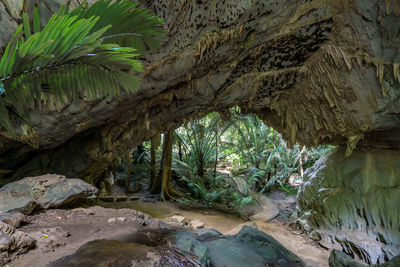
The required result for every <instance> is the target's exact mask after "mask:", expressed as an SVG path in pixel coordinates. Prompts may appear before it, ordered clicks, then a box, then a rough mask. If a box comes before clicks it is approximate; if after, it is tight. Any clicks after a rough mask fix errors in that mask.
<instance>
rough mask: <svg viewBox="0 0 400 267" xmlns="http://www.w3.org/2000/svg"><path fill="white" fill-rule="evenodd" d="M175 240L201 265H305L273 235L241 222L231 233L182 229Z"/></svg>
mask: <svg viewBox="0 0 400 267" xmlns="http://www.w3.org/2000/svg"><path fill="white" fill-rule="evenodd" d="M175 243H176V245H177V246H178V247H179V248H181V249H183V250H186V251H190V252H192V253H193V254H195V255H197V256H198V260H199V262H201V264H202V265H203V266H209V265H210V264H211V265H212V266H216V267H219V266H221V267H223V266H231V267H236V266H237V267H240V266H250V265H249V264H251V266H254V267H257V266H260V267H264V266H282V267H285V266H287V267H296V266H305V264H304V263H303V261H302V260H301V259H300V258H299V257H297V256H296V255H295V254H294V253H292V252H291V251H289V250H287V249H286V248H285V247H283V246H282V245H281V244H280V243H279V242H278V241H276V240H275V239H274V238H272V237H271V236H269V235H267V234H265V233H263V232H261V231H259V230H257V229H255V228H253V227H250V226H243V228H242V230H241V231H240V232H239V233H237V234H236V235H231V236H224V235H222V234H221V233H219V232H218V231H216V230H213V229H200V230H192V231H187V232H182V233H179V234H178V235H177V236H176V237H175Z"/></svg>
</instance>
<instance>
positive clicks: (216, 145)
mask: <svg viewBox="0 0 400 267" xmlns="http://www.w3.org/2000/svg"><path fill="white" fill-rule="evenodd" d="M217 164H218V130H217V131H216V132H215V164H214V178H216V177H217Z"/></svg>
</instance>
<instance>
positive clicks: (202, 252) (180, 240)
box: [175, 232, 210, 266]
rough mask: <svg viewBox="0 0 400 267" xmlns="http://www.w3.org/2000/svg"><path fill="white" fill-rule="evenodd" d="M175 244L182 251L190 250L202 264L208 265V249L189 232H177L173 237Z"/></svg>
mask: <svg viewBox="0 0 400 267" xmlns="http://www.w3.org/2000/svg"><path fill="white" fill-rule="evenodd" d="M175 245H176V246H177V247H178V248H180V249H182V250H184V251H189V252H192V253H193V254H194V255H196V256H197V261H198V262H200V263H201V264H202V265H203V266H209V265H210V250H209V249H208V247H207V246H206V245H204V244H202V243H201V242H200V241H198V240H196V239H195V238H194V237H193V236H192V235H191V234H190V233H189V232H180V233H178V234H177V235H176V237H175Z"/></svg>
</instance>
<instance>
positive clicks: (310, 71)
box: [0, 0, 400, 178]
mask: <svg viewBox="0 0 400 267" xmlns="http://www.w3.org/2000/svg"><path fill="white" fill-rule="evenodd" d="M3 2H4V3H6V2H9V1H6V0H3ZM21 2H23V1H21ZM41 2H45V3H48V2H52V3H53V6H54V3H55V2H54V1H50V0H47V1H41ZM56 2H57V1H56ZM58 2H62V1H58ZM64 2H66V1H64ZM139 2H141V3H142V4H143V5H145V6H146V7H148V8H149V9H152V10H154V12H155V13H156V14H157V15H158V16H160V17H162V18H163V19H164V21H165V23H166V27H167V29H168V38H167V40H166V41H165V43H164V45H163V47H162V48H161V49H160V51H158V52H157V53H153V54H147V55H145V56H144V57H143V59H144V61H145V63H146V66H147V67H146V73H145V75H144V82H143V86H142V89H141V90H140V91H138V93H137V94H134V95H123V96H121V97H120V98H119V99H111V98H107V99H99V100H97V101H93V102H87V101H84V99H82V100H81V101H77V102H74V103H64V104H59V105H57V106H53V107H48V108H47V109H45V110H40V111H39V110H36V111H32V115H31V119H32V125H31V126H24V123H23V122H19V124H20V126H24V129H25V131H22V130H21V131H20V136H19V138H18V140H12V139H11V138H10V137H9V136H8V135H7V134H6V133H4V132H0V169H8V170H10V171H11V172H9V174H7V175H6V176H14V177H17V178H19V177H22V176H25V175H28V174H38V173H37V172H47V171H53V172H58V173H66V174H74V175H80V176H82V177H95V176H97V175H99V174H101V173H102V172H103V170H104V168H105V166H106V165H107V163H108V162H109V161H115V160H117V159H118V158H120V157H121V155H123V154H125V153H126V151H127V150H128V149H129V148H132V147H133V146H134V145H137V144H139V143H140V142H142V141H143V140H148V139H149V138H150V137H151V136H153V135H155V134H158V133H160V132H162V131H165V130H167V129H173V128H176V127H178V126H179V125H180V124H182V123H183V122H184V121H185V120H189V119H192V118H196V117H200V116H202V115H204V114H206V113H208V112H210V111H223V110H226V109H227V108H229V107H232V106H234V105H239V106H240V107H241V108H242V110H243V111H245V112H251V113H256V114H258V115H259V116H260V117H261V118H262V119H263V120H264V121H265V122H266V123H267V124H268V125H271V126H273V127H274V128H276V129H278V130H279V131H281V132H282V134H283V135H284V136H285V137H286V138H287V140H288V141H289V142H290V143H294V142H296V141H297V142H300V143H302V144H306V145H317V144H321V143H332V144H347V146H348V152H350V151H351V148H353V147H354V146H356V144H357V143H358V144H359V145H365V146H378V147H383V148H389V147H390V148H395V147H397V148H399V143H400V142H399V141H400V140H399V139H400V137H397V136H398V135H397V134H396V129H398V128H399V127H400V116H399V113H400V100H399V99H400V65H399V63H400V17H399V15H400V2H399V1H396V0H358V1H356V0H348V1H336V0H318V1H307V0H303V1H299V0H225V1H223V0H218V1H212V0H209V1H207V0H180V1H178V0H174V1H170V0H156V1H144V0H142V1H139ZM46 8H49V5H47V6H45V5H44V6H43V7H42V9H46ZM53 11H54V10H53ZM48 13H49V14H50V11H49V12H48ZM0 14H1V23H2V25H3V23H6V24H7V25H10V27H8V28H7V33H8V34H9V35H10V34H11V33H12V31H13V27H14V28H15V26H16V22H15V21H17V18H15V17H14V18H13V17H12V14H13V13H12V12H10V9H9V8H7V5H6V6H4V5H3V4H1V3H0ZM2 31H4V29H2ZM7 33H3V32H2V34H1V38H0V45H1V46H2V45H4V40H6V39H5V38H4V36H5V35H4V34H7ZM16 170H18V171H16Z"/></svg>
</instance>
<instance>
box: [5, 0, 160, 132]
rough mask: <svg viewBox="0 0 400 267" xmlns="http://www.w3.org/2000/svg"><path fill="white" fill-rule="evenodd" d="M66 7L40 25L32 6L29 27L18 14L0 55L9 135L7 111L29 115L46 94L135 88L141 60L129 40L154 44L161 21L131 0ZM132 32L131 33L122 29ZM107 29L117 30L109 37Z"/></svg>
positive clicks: (76, 94) (72, 97)
mask: <svg viewBox="0 0 400 267" xmlns="http://www.w3.org/2000/svg"><path fill="white" fill-rule="evenodd" d="M66 11H67V9H65V8H63V9H61V11H60V12H59V14H56V15H53V16H52V17H51V19H50V20H49V22H48V23H47V24H46V26H45V27H44V28H43V29H42V30H40V26H39V23H38V21H39V17H38V13H37V10H35V12H34V14H35V15H34V20H33V32H32V31H31V28H30V23H29V18H28V17H27V16H26V15H24V16H23V24H22V25H20V26H19V28H18V29H17V31H16V32H15V34H14V35H13V37H12V39H11V41H10V42H9V44H8V46H7V47H6V49H5V52H4V54H3V56H2V57H1V60H0V129H1V127H2V128H4V129H5V130H6V131H8V132H10V133H11V134H13V135H14V134H15V131H14V128H13V125H12V124H13V123H12V119H11V118H10V115H9V114H13V116H11V117H12V118H14V117H15V116H17V117H20V118H22V119H23V120H25V121H29V112H28V111H29V109H30V108H33V107H34V106H35V105H37V106H39V107H40V106H42V105H43V104H46V103H48V102H49V100H61V101H64V100H65V99H67V100H69V101H73V100H75V99H77V98H78V97H81V96H83V95H84V96H87V97H88V98H89V99H90V98H91V99H94V98H97V97H104V96H117V95H119V94H120V91H121V90H124V91H126V92H128V93H131V92H134V91H135V90H137V89H138V88H139V86H140V78H139V77H138V76H137V75H136V74H135V73H137V72H142V71H143V66H142V64H141V62H140V61H137V60H135V59H134V58H135V57H136V56H138V55H139V53H138V52H137V50H136V49H135V48H133V47H132V46H133V45H134V44H135V42H136V43H140V42H142V43H143V44H141V45H139V46H141V47H142V48H144V47H145V46H146V45H147V46H148V47H149V48H156V47H157V45H156V43H158V44H159V40H158V39H157V38H158V37H160V36H162V34H163V31H162V28H161V21H160V20H158V19H157V18H155V17H154V16H151V15H150V14H149V13H148V12H147V11H146V10H144V9H141V8H138V7H137V4H136V2H130V1H117V2H115V3H111V1H108V0H101V1H98V2H97V3H96V4H94V5H93V6H92V7H90V8H87V6H85V7H80V8H78V9H76V10H74V11H72V12H71V14H68V13H67V12H66ZM118 12H121V15H118V16H116V14H118ZM116 17H117V18H118V19H113V18H116ZM128 28H130V29H133V31H127V30H128ZM134 32H135V33H137V35H136V34H135V35H134V36H135V38H128V37H130V36H123V34H122V33H124V34H125V33H129V34H131V35H132V34H133V33H134ZM110 34H112V35H120V36H116V37H112V38H108V37H109V36H110ZM120 37H121V38H120ZM124 38H125V39H124ZM128 39H129V41H128ZM112 41H115V42H118V44H120V45H124V44H125V45H127V46H128V47H121V46H119V45H117V44H113V43H112Z"/></svg>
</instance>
